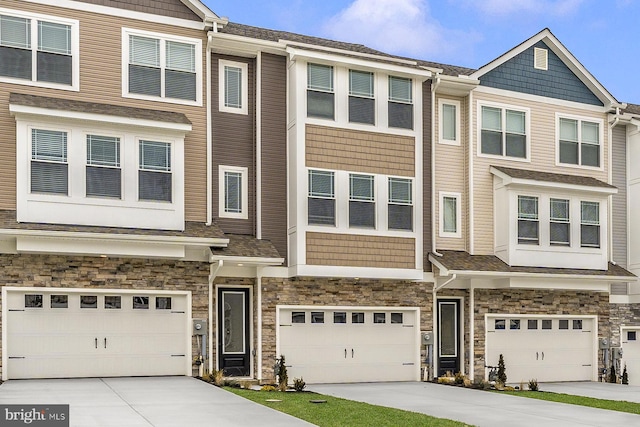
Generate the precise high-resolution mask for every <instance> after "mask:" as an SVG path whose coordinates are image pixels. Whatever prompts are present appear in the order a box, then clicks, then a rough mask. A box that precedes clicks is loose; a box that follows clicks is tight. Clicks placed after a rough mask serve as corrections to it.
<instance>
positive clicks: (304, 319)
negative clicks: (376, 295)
mask: <svg viewBox="0 0 640 427" xmlns="http://www.w3.org/2000/svg"><path fill="white" fill-rule="evenodd" d="M419 318H420V316H419V310H418V309H406V308H380V309H362V308H353V307H337V308H333V307H331V308H326V307H314V308H309V307H304V308H297V307H287V308H280V309H279V328H278V339H279V348H278V355H281V354H282V355H284V356H285V358H286V365H287V372H288V375H289V379H290V380H292V379H293V378H295V377H303V378H304V380H305V381H306V382H308V383H344V382H373V381H417V380H419V379H420V349H419V338H420V335H419V334H420V333H419V323H418V321H419Z"/></svg>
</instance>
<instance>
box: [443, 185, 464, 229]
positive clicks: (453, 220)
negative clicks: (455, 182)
mask: <svg viewBox="0 0 640 427" xmlns="http://www.w3.org/2000/svg"><path fill="white" fill-rule="evenodd" d="M460 209H461V207H460V194H457V193H440V237H460V236H461V232H460Z"/></svg>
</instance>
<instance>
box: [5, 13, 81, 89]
mask: <svg viewBox="0 0 640 427" xmlns="http://www.w3.org/2000/svg"><path fill="white" fill-rule="evenodd" d="M16 14H17V15H22V16H12V15H0V77H6V78H10V79H17V80H18V82H20V81H23V82H37V83H38V85H41V84H43V85H44V86H47V85H49V84H53V85H56V86H58V87H59V85H64V86H70V87H72V86H73V87H77V85H78V77H77V69H78V66H77V64H78V53H77V46H76V45H77V39H78V22H77V21H70V20H60V22H52V21H50V20H41V19H38V18H37V17H31V16H25V14H23V13H16ZM72 40H73V43H72Z"/></svg>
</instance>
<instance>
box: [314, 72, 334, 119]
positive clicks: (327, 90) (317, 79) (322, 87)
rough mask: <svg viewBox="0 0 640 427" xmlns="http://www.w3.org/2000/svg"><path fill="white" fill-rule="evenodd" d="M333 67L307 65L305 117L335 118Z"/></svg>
mask: <svg viewBox="0 0 640 427" xmlns="http://www.w3.org/2000/svg"><path fill="white" fill-rule="evenodd" d="M333 98H334V93H333V67H331V66H329V65H321V64H308V65H307V116H308V117H319V118H321V119H331V120H333V119H334V117H335V104H334V100H333Z"/></svg>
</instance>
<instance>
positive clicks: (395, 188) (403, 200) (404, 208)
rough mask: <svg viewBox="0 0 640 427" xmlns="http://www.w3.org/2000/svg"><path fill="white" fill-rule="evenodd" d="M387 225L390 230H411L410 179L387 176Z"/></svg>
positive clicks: (411, 199)
mask: <svg viewBox="0 0 640 427" xmlns="http://www.w3.org/2000/svg"><path fill="white" fill-rule="evenodd" d="M388 211H389V212H388V213H389V215H388V221H389V224H388V227H389V229H390V230H409V231H411V230H413V191H412V181H411V180H410V179H405V178H389V209H388Z"/></svg>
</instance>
